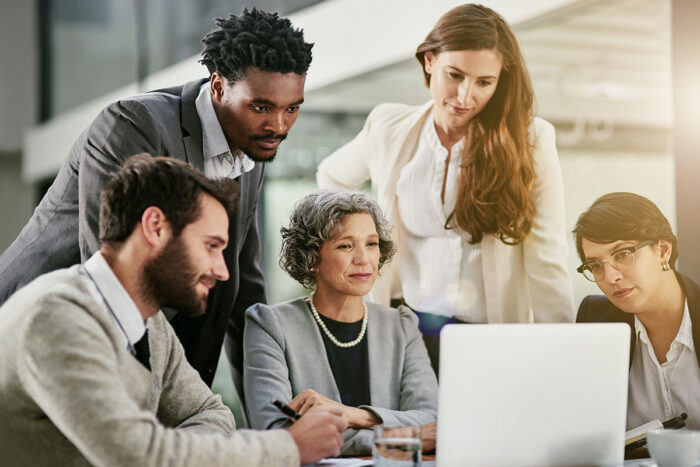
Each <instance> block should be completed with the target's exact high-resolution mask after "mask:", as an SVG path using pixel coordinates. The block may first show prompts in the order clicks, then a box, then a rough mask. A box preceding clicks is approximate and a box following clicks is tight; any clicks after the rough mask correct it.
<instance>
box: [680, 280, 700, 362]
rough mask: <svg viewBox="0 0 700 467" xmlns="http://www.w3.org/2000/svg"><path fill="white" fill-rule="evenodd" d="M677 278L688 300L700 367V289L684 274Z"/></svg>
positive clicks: (696, 355)
mask: <svg viewBox="0 0 700 467" xmlns="http://www.w3.org/2000/svg"><path fill="white" fill-rule="evenodd" d="M676 277H678V282H680V284H681V287H683V291H684V292H685V298H686V300H688V311H689V312H690V324H691V326H692V328H693V343H694V344H695V357H696V358H697V360H698V365H699V366H700V348H698V346H700V308H699V307H700V288H699V287H698V285H697V284H696V283H695V282H693V281H691V280H690V279H688V278H687V277H685V276H683V275H682V274H678V273H676Z"/></svg>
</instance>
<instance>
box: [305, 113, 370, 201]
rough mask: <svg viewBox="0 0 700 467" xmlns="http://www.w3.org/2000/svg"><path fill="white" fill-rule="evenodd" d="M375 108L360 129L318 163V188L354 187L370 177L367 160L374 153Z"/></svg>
mask: <svg viewBox="0 0 700 467" xmlns="http://www.w3.org/2000/svg"><path fill="white" fill-rule="evenodd" d="M376 118H377V108H376V107H375V109H374V110H372V112H370V114H369V115H368V116H367V120H365V124H364V126H363V128H362V130H361V131H360V132H359V133H358V134H357V136H355V138H353V139H352V140H351V141H350V142H348V143H347V144H345V145H344V146H342V147H340V148H339V149H337V150H336V151H335V152H333V153H332V154H331V155H330V156H328V157H326V158H325V159H324V160H322V161H321V163H320V164H319V165H318V169H317V171H316V183H317V184H318V186H319V187H320V188H347V189H355V188H358V187H360V185H362V184H363V183H364V182H366V181H367V180H369V179H370V171H369V162H370V158H371V157H372V155H373V154H374V152H375V151H373V144H372V134H373V131H374V125H373V122H374V120H375V119H376Z"/></svg>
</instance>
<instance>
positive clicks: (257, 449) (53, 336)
mask: <svg viewBox="0 0 700 467" xmlns="http://www.w3.org/2000/svg"><path fill="white" fill-rule="evenodd" d="M77 269H78V268H77V266H74V267H72V268H70V269H63V270H59V271H54V272H52V273H49V274H46V275H43V276H42V277H40V278H38V279H37V280H36V281H34V282H32V283H31V284H29V285H28V286H27V287H25V288H23V289H22V290H20V291H19V292H17V293H16V294H15V295H13V297H12V298H11V299H10V300H8V301H7V302H6V303H5V304H4V305H3V306H2V307H0V421H1V422H0V459H2V465H3V466H15V465H17V466H25V465H31V466H54V465H71V466H77V465H96V466H135V465H138V466H176V465H177V466H183V467H184V466H193V467H199V466H203V465H207V466H248V465H267V466H272V465H274V466H277V465H289V466H293V465H299V453H298V450H297V448H296V445H295V443H294V440H293V439H292V437H291V436H290V435H289V433H287V432H286V431H285V430H275V431H274V432H254V431H250V430H240V431H235V423H234V419H233V415H232V414H231V411H230V410H229V409H228V408H227V407H226V406H225V405H224V404H223V403H222V402H221V397H220V396H218V395H215V394H213V393H212V392H211V390H210V389H209V388H208V387H207V386H206V385H205V384H204V383H203V382H202V380H201V379H200V378H199V375H198V374H197V372H196V371H194V370H193V369H192V367H191V366H190V365H189V364H188V363H187V360H186V359H185V356H184V352H183V349H182V346H181V345H180V342H179V341H178V339H177V337H176V336H175V333H174V332H173V330H172V328H171V326H170V325H169V324H168V322H167V321H166V319H165V317H164V316H163V314H162V313H158V314H157V315H156V316H154V317H153V318H151V319H149V320H148V340H149V344H150V350H151V357H150V363H151V369H152V370H151V371H148V370H146V368H145V367H144V366H143V365H141V364H140V363H139V362H138V361H137V360H136V359H135V358H134V357H133V356H132V355H131V354H130V353H129V351H128V350H127V349H126V346H125V345H124V341H123V337H122V334H121V331H120V329H119V328H118V326H117V324H116V323H115V322H114V320H113V319H112V318H111V317H110V316H109V314H108V312H107V311H106V309H105V308H104V307H103V306H102V304H100V303H98V302H97V301H95V299H94V298H93V296H92V294H91V293H90V292H89V291H88V290H87V288H86V286H85V284H84V282H83V281H82V279H80V278H79V275H78V270H77Z"/></svg>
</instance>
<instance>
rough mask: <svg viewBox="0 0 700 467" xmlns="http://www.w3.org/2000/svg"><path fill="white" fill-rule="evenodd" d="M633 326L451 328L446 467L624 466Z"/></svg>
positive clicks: (441, 417)
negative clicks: (631, 332)
mask: <svg viewBox="0 0 700 467" xmlns="http://www.w3.org/2000/svg"><path fill="white" fill-rule="evenodd" d="M629 348H630V329H629V327H628V326H627V325H626V324H621V323H606V324H487V325H449V326H446V327H445V328H444V329H443V331H442V334H441V337H440V397H439V400H438V424H437V452H436V460H437V466H438V467H452V466H469V465H474V466H480V467H483V466H554V465H557V466H559V465H617V464H621V463H622V462H623V455H624V443H625V438H624V437H625V417H626V412H627V376H628V371H629Z"/></svg>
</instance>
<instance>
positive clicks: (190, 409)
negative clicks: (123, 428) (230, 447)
mask: <svg viewBox="0 0 700 467" xmlns="http://www.w3.org/2000/svg"><path fill="white" fill-rule="evenodd" d="M155 325H156V326H160V327H161V329H162V332H163V333H164V334H165V335H166V336H167V341H166V342H167V343H166V347H167V353H168V355H169V358H168V359H167V366H166V368H165V371H164V373H163V378H162V382H161V384H162V388H163V389H162V392H161V396H160V403H159V405H158V419H159V420H160V421H162V422H163V423H164V424H165V425H166V426H173V427H177V428H180V429H183V430H190V431H196V432H203V433H210V432H211V433H217V432H218V433H223V434H227V435H228V434H232V433H233V432H234V430H235V428H236V424H235V420H234V418H233V414H232V413H231V411H230V410H229V409H228V407H226V406H225V405H224V404H223V402H222V401H221V396H219V395H217V394H214V393H212V392H211V390H210V389H209V387H208V386H207V385H206V384H204V381H202V379H201V378H200V377H199V373H197V371H195V370H194V368H192V367H191V366H190V364H189V363H188V362H187V359H186V358H185V351H184V349H183V348H182V344H180V341H179V340H178V338H177V336H176V335H175V332H174V331H173V329H172V327H171V326H170V324H168V323H167V322H166V320H165V317H164V316H160V317H159V321H158V322H157V323H156V324H155Z"/></svg>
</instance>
